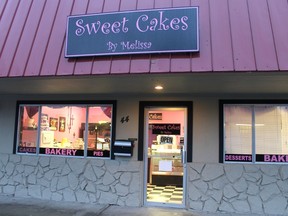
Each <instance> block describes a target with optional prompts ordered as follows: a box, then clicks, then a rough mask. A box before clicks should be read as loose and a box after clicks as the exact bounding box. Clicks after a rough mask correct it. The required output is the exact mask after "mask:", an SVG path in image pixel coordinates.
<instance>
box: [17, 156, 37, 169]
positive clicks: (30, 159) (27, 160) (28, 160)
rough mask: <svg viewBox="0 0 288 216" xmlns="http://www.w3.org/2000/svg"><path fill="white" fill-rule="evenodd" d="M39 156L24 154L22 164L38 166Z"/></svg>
mask: <svg viewBox="0 0 288 216" xmlns="http://www.w3.org/2000/svg"><path fill="white" fill-rule="evenodd" d="M38 160H39V158H38V157H36V156H29V155H25V156H22V160H21V164H23V165H28V166H33V167H36V166H37V164H38Z"/></svg>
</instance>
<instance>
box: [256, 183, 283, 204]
mask: <svg viewBox="0 0 288 216" xmlns="http://www.w3.org/2000/svg"><path fill="white" fill-rule="evenodd" d="M278 194H280V190H279V188H278V186H277V184H275V183H273V184H270V185H265V186H264V187H263V189H262V190H261V192H260V197H261V199H262V200H263V201H267V200H268V199H269V198H270V197H272V196H273V195H278Z"/></svg>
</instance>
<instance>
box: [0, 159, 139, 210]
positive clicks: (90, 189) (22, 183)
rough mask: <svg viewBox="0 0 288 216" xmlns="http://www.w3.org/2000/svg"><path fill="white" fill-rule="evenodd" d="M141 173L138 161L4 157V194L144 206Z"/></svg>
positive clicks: (0, 166) (0, 188)
mask: <svg viewBox="0 0 288 216" xmlns="http://www.w3.org/2000/svg"><path fill="white" fill-rule="evenodd" d="M141 170H142V163H140V162H138V161H128V160H123V161H117V160H105V159H104V160H101V159H94V158H91V159H81V158H67V157H66V158H63V157H49V156H28V155H23V156H22V155H12V154H11V155H9V154H0V193H1V194H5V195H12V196H15V197H33V198H39V199H47V200H55V201H77V202H84V203H100V204H115V205H126V206H140V205H141V190H142V188H141Z"/></svg>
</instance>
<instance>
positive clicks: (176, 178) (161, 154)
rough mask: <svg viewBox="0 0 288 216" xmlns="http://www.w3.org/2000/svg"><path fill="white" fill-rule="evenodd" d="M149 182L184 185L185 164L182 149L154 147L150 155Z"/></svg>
mask: <svg viewBox="0 0 288 216" xmlns="http://www.w3.org/2000/svg"><path fill="white" fill-rule="evenodd" d="M148 160H149V165H148V166H149V170H150V171H149V176H148V183H150V184H153V185H173V186H179V187H182V185H183V165H182V162H181V150H180V149H169V148H168V149H153V150H150V152H149V155H148Z"/></svg>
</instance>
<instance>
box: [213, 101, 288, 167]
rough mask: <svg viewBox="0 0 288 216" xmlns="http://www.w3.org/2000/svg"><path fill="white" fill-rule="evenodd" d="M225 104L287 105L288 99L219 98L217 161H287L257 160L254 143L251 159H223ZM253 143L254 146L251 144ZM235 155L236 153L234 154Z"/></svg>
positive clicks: (253, 162) (252, 162) (255, 162)
mask: <svg viewBox="0 0 288 216" xmlns="http://www.w3.org/2000/svg"><path fill="white" fill-rule="evenodd" d="M225 105H251V106H252V105H275V106H276V105H288V100H277V99H271V100H269V99H264V100H257V99H255V100H251V99H248V100H241V99H240V100H219V163H245V164H287V163H288V161H287V162H274V161H273V162H267V161H263V162H261V161H257V160H256V156H257V152H255V146H256V143H254V144H253V143H252V153H251V155H252V161H251V162H250V161H249V162H243V161H239V162H237V161H225V139H224V133H225V129H224V106H225ZM252 133H254V135H253V134H251V135H252V137H253V136H255V130H254V131H252ZM253 145H254V146H253ZM235 155H236V154H235Z"/></svg>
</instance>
